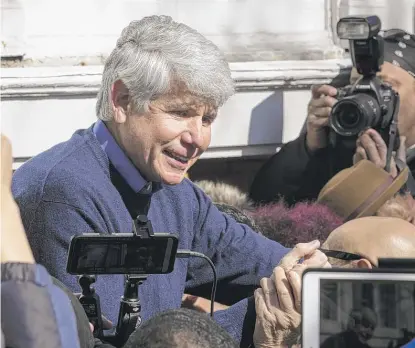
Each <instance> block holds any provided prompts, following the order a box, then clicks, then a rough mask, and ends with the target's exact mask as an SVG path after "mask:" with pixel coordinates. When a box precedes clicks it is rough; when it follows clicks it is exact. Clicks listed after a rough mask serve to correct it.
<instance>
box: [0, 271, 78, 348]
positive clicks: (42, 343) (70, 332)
mask: <svg viewBox="0 0 415 348" xmlns="http://www.w3.org/2000/svg"><path fill="white" fill-rule="evenodd" d="M1 299H2V301H1V303H2V306H1V314H2V323H1V326H2V330H3V332H4V335H5V338H6V343H7V344H6V345H7V346H8V347H14V348H19V347H25V348H28V347H29V348H37V347H39V348H40V347H42V348H48V347H50V348H57V347H61V348H77V347H79V346H80V345H79V339H78V332H77V326H76V319H75V314H74V312H73V309H72V305H71V302H70V300H69V298H68V297H67V296H66V294H65V293H64V292H63V291H62V290H61V289H60V288H59V287H57V286H55V285H54V284H53V282H52V279H51V277H50V275H49V274H48V272H47V271H46V269H45V268H44V267H43V266H41V265H36V264H19V263H5V264H2V266H1ZM16 323H19V325H16Z"/></svg>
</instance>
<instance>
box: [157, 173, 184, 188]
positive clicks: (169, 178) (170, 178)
mask: <svg viewBox="0 0 415 348" xmlns="http://www.w3.org/2000/svg"><path fill="white" fill-rule="evenodd" d="M186 173H187V172H183V173H166V174H165V175H162V176H161V181H162V183H163V184H164V185H170V186H174V185H178V184H180V183H181V182H182V181H183V180H184V179H185V177H186Z"/></svg>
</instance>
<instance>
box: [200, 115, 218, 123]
mask: <svg viewBox="0 0 415 348" xmlns="http://www.w3.org/2000/svg"><path fill="white" fill-rule="evenodd" d="M215 118H216V117H215V116H203V123H204V124H206V125H211V124H212V123H213V121H214V120H215Z"/></svg>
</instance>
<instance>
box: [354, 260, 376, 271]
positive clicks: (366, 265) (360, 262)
mask: <svg viewBox="0 0 415 348" xmlns="http://www.w3.org/2000/svg"><path fill="white" fill-rule="evenodd" d="M353 266H354V267H355V268H366V269H372V268H373V267H372V264H371V263H370V261H368V260H366V259H360V260H357V261H353Z"/></svg>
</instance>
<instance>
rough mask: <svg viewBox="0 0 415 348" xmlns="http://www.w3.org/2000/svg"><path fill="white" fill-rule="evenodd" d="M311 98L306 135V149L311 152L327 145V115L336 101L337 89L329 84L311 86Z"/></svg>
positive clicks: (328, 115)
mask: <svg viewBox="0 0 415 348" xmlns="http://www.w3.org/2000/svg"><path fill="white" fill-rule="evenodd" d="M311 94H312V97H311V100H310V102H309V104H308V116H307V136H306V144H307V148H308V151H309V152H311V153H313V152H315V151H317V150H319V149H323V148H325V147H327V143H328V135H327V134H328V133H327V126H328V125H329V117H330V113H331V109H332V107H333V105H334V104H335V103H336V102H337V100H336V98H334V97H335V96H336V95H337V89H336V88H335V87H333V86H329V85H316V86H313V87H312V88H311Z"/></svg>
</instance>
